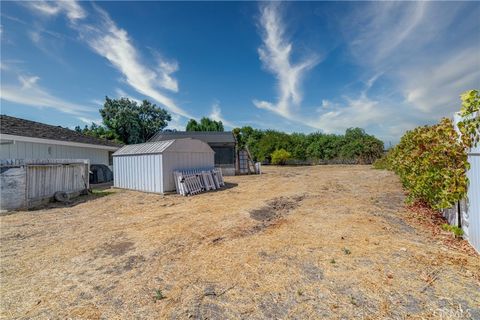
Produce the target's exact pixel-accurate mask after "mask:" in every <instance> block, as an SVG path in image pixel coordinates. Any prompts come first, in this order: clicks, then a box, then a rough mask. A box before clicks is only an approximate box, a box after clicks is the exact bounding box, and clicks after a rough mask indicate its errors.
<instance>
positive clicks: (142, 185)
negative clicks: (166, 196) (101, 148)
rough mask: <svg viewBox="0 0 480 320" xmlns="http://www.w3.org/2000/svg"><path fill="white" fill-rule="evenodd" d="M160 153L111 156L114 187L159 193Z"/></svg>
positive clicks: (160, 189)
mask: <svg viewBox="0 0 480 320" xmlns="http://www.w3.org/2000/svg"><path fill="white" fill-rule="evenodd" d="M161 162H162V155H160V154H146V155H128V156H117V157H113V173H114V176H113V178H114V179H113V181H114V182H113V183H114V187H116V188H121V189H130V190H138V191H145V192H155V193H161V192H163V189H162V171H161Z"/></svg>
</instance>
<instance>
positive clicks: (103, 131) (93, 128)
mask: <svg viewBox="0 0 480 320" xmlns="http://www.w3.org/2000/svg"><path fill="white" fill-rule="evenodd" d="M75 131H77V132H79V133H82V134H85V135H88V136H92V137H96V138H100V139H106V140H112V141H115V142H118V143H122V141H120V140H119V139H118V136H117V135H116V134H115V132H113V131H112V130H110V129H108V128H107V127H105V126H103V125H98V124H96V123H92V124H91V125H90V126H87V125H85V127H84V128H83V129H82V128H81V127H80V126H76V127H75Z"/></svg>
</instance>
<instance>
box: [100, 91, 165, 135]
mask: <svg viewBox="0 0 480 320" xmlns="http://www.w3.org/2000/svg"><path fill="white" fill-rule="evenodd" d="M100 115H101V116H102V119H103V124H104V125H105V127H106V128H107V129H109V130H111V131H112V132H114V134H115V135H116V136H117V137H118V139H119V140H120V141H122V142H123V143H126V144H133V143H142V142H146V141H148V139H150V138H151V137H152V136H153V135H154V134H155V133H156V132H157V131H159V130H162V129H164V128H165V127H166V126H167V124H168V121H170V120H172V118H171V116H170V114H169V113H168V112H167V111H166V110H165V109H162V108H159V107H157V106H156V105H155V104H152V103H151V102H149V101H147V100H143V101H142V104H140V105H138V103H137V102H135V101H132V100H130V99H127V98H120V99H110V98H108V97H105V104H104V105H103V108H102V109H100Z"/></svg>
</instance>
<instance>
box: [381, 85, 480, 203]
mask: <svg viewBox="0 0 480 320" xmlns="http://www.w3.org/2000/svg"><path fill="white" fill-rule="evenodd" d="M461 97H462V110H461V112H460V114H461V116H462V117H463V119H464V120H463V121H462V122H460V123H459V125H458V126H459V128H460V131H461V132H462V135H461V136H460V135H459V134H458V133H457V131H456V130H455V128H454V125H453V123H452V121H451V120H450V119H446V118H444V119H442V120H441V121H440V123H439V124H437V125H433V126H424V127H418V128H415V129H414V130H411V131H407V133H405V135H404V136H403V137H402V138H401V140H400V143H399V144H398V145H396V146H395V147H394V148H393V149H392V150H390V152H389V153H388V154H387V156H386V157H385V158H384V159H382V160H381V162H379V163H378V165H377V166H385V167H386V168H387V169H390V170H393V171H394V172H395V173H397V174H398V175H399V177H400V179H401V181H402V183H403V185H404V187H405V188H406V189H407V190H408V192H409V196H408V200H410V201H412V200H420V201H424V202H426V203H427V204H429V205H430V206H431V207H433V208H437V209H439V208H447V207H450V206H452V205H453V204H454V203H455V202H456V201H459V200H461V199H463V198H464V197H465V195H466V191H467V184H468V180H467V177H466V170H467V169H468V167H469V164H468V162H467V153H466V150H468V148H470V147H472V146H473V145H475V144H476V143H477V142H478V141H479V133H478V130H479V127H480V119H479V101H480V99H479V94H478V91H477V90H471V91H468V92H466V93H464V94H462V96H461Z"/></svg>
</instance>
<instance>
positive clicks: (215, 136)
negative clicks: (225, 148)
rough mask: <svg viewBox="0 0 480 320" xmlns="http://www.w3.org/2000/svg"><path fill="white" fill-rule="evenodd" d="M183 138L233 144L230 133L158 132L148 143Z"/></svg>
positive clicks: (233, 139)
mask: <svg viewBox="0 0 480 320" xmlns="http://www.w3.org/2000/svg"><path fill="white" fill-rule="evenodd" d="M183 138H192V139H198V140H202V141H204V142H206V143H235V137H234V136H233V133H232V132H231V131H227V132H218V131H158V132H157V133H156V134H155V135H154V136H153V137H152V138H150V140H149V142H152V141H165V140H171V139H183Z"/></svg>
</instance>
